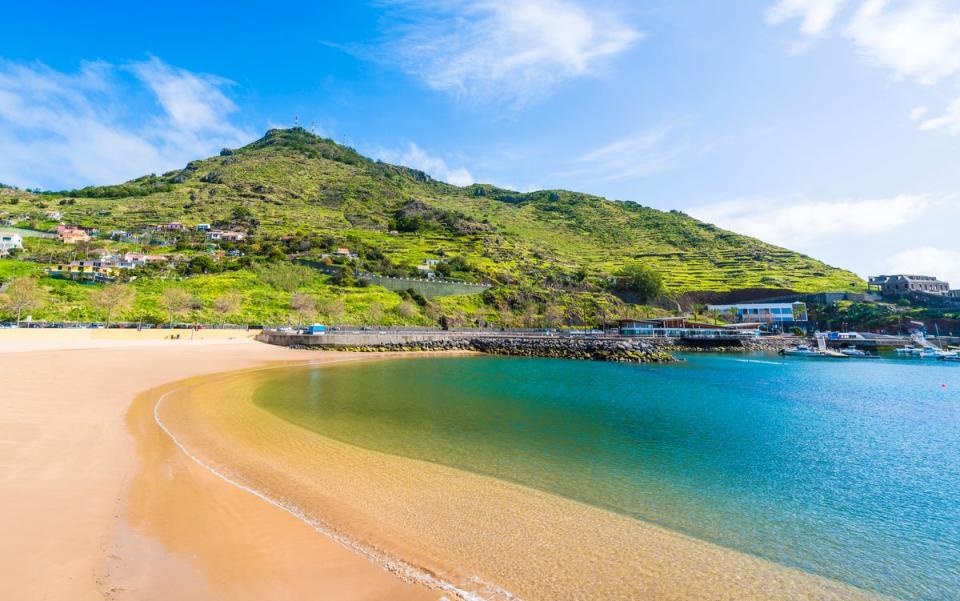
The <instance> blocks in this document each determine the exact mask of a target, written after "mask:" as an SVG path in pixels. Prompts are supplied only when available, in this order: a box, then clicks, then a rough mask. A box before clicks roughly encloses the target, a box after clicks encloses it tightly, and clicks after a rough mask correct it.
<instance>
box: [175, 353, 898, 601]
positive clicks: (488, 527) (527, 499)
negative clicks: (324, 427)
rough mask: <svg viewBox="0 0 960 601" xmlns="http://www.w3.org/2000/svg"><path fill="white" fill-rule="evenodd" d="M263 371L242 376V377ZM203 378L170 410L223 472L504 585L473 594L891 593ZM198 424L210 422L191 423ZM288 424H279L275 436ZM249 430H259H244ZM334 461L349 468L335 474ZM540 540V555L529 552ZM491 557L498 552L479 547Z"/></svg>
mask: <svg viewBox="0 0 960 601" xmlns="http://www.w3.org/2000/svg"><path fill="white" fill-rule="evenodd" d="M379 358H382V359H386V358H387V357H386V356H384V355H379ZM291 369H300V368H299V367H296V366H294V367H291ZM324 369H326V367H324ZM250 374H251V372H249V371H248V372H247V373H246V374H244V373H238V374H234V376H233V377H235V378H238V379H239V380H241V381H242V380H243V379H244V377H246V376H249V375H250ZM228 379H229V376H228ZM207 384H208V385H209V384H210V383H209V382H207ZM231 386H232V385H231V384H230V382H226V381H224V380H219V381H218V382H217V386H216V388H217V389H218V390H219V391H226V392H235V391H234V389H233V388H232V387H231ZM203 388H204V382H199V383H197V384H196V389H195V390H194V392H193V393H192V394H184V395H183V398H171V399H170V402H171V403H173V405H174V406H173V407H171V406H166V407H165V408H164V409H163V410H161V412H162V413H165V414H166V418H167V419H168V420H171V421H173V422H177V423H176V424H175V425H174V426H173V428H174V430H176V431H179V432H180V433H181V434H182V435H183V437H184V439H186V440H187V441H188V442H187V443H186V444H188V445H191V447H192V448H193V449H194V450H193V452H194V453H196V454H197V455H199V456H200V458H198V459H197V460H198V461H199V462H201V463H204V464H207V465H209V464H213V465H215V466H216V467H214V468H212V469H214V470H218V471H222V472H225V473H228V474H230V475H231V478H232V479H234V480H239V481H240V483H241V484H240V485H241V486H243V487H244V488H246V489H253V490H254V491H256V492H255V494H257V493H259V494H261V495H264V496H268V497H270V496H271V491H272V494H273V496H274V497H278V496H279V497H280V498H282V501H281V502H282V503H283V504H286V505H288V507H291V508H292V510H293V512H294V513H298V514H300V515H301V516H302V518H301V519H303V520H304V521H307V522H308V523H309V521H310V520H318V521H320V523H322V524H324V529H326V530H333V531H334V532H338V533H339V532H350V533H351V537H350V540H352V541H356V542H358V543H359V544H361V545H365V546H367V547H369V548H374V549H377V550H378V551H381V550H382V551H383V552H384V553H386V554H387V556H388V557H399V558H407V557H409V558H411V559H412V560H413V564H414V565H417V566H421V568H420V569H421V571H425V572H426V573H428V574H431V575H439V577H440V578H442V579H445V580H448V581H454V584H455V585H456V586H458V587H459V588H469V585H470V583H473V584H474V585H476V584H477V583H478V582H496V583H497V587H498V590H496V592H494V591H493V589H492V587H487V586H483V585H479V588H480V589H481V590H476V589H474V590H468V591H467V593H468V594H467V595H463V594H461V598H471V599H472V598H474V597H471V596H470V595H477V597H475V598H486V599H514V598H520V597H522V598H524V599H565V598H569V599H576V598H584V595H586V596H596V595H597V594H598V593H599V594H600V596H610V597H618V598H619V597H626V598H636V596H637V595H641V596H652V597H653V598H670V599H712V598H716V596H715V595H716V594H717V592H718V591H723V592H724V593H725V594H727V595H732V597H730V598H739V599H771V600H772V599H782V598H791V599H878V598H881V597H880V596H879V595H876V594H874V593H871V592H867V591H862V590H859V589H855V588H853V587H850V586H848V585H844V584H841V583H839V582H835V581H830V580H827V579H824V578H821V577H819V576H815V575H812V574H807V573H803V572H799V571H797V570H794V569H791V568H787V567H785V566H781V565H778V564H774V563H772V562H769V561H766V560H762V559H760V558H757V557H753V556H749V555H746V554H743V553H740V552H737V551H734V550H731V549H726V548H722V547H719V546H716V545H713V544H711V543H707V542H705V541H701V540H698V539H692V538H690V537H688V536H686V535H683V534H680V533H676V532H673V531H670V530H667V529H664V528H662V527H659V526H655V525H653V524H649V523H645V522H640V521H638V520H633V519H631V518H627V517H625V516H621V515H619V514H613V513H610V512H607V511H605V510H602V509H599V508H596V507H592V506H589V505H584V504H582V503H579V502H576V501H571V500H569V499H564V498H560V497H555V496H553V495H550V494H548V493H545V492H542V491H538V490H534V489H528V488H525V487H523V486H520V485H517V484H513V483H509V482H505V481H501V480H497V479H494V478H490V477H487V476H481V475H477V474H472V473H468V472H462V471H460V470H456V469H453V468H449V467H446V466H442V465H438V464H432V463H427V462H422V461H418V460H414V459H408V458H403V457H397V456H392V455H386V454H383V453H378V452H375V451H370V450H366V449H360V448H359V447H353V446H352V445H349V444H346V443H340V442H338V441H333V440H331V439H325V438H324V437H321V436H318V435H316V434H314V433H309V432H306V431H303V430H301V429H299V428H297V427H295V426H292V425H289V424H287V423H286V422H282V424H286V425H285V426H283V425H282V424H281V423H280V422H281V421H282V420H279V418H275V417H273V416H272V415H270V414H267V413H266V412H264V411H262V410H255V409H251V408H250V407H245V406H244V405H243V403H241V402H228V403H225V405H226V406H225V407H221V410H220V411H217V410H212V411H208V410H210V409H211V408H210V407H209V406H208V405H210V404H209V403H203V402H202V399H203V398H207V397H208V396H209V391H207V392H204V390H203ZM247 389H248V387H247V385H245V384H242V383H241V384H240V385H239V386H238V390H241V391H242V390H247ZM172 396H173V397H176V395H172ZM228 396H230V398H232V399H233V396H232V395H228ZM191 397H193V398H191ZM168 398H169V397H168ZM233 400H234V401H236V399H233ZM158 405H159V403H158ZM177 411H180V412H181V413H179V414H178V413H177ZM244 413H245V414H246V415H241V414H244ZM237 415H241V417H240V418H237ZM235 418H236V419H237V422H236V423H233V424H231V423H230V421H231V420H233V419H235ZM271 418H272V419H271ZM241 421H246V422H249V423H256V424H258V426H257V429H256V430H255V431H254V432H253V433H251V432H246V431H245V429H246V427H247V426H246V425H244V424H240V425H238V424H239V423H240V422H241ZM264 422H268V423H267V425H264ZM198 423H203V424H204V427H202V428H200V427H191V424H192V425H196V424H198ZM275 428H276V429H278V430H279V431H275V432H274V433H273V434H271V430H274V429H275ZM238 434H239V435H238ZM243 436H252V437H251V438H250V439H249V440H240V438H242V437H243ZM198 441H199V443H200V444H199V446H198V444H197V443H198ZM287 443H288V444H287ZM245 445H248V446H249V447H257V448H255V449H254V450H253V451H250V449H249V448H245ZM304 448H309V449H310V452H309V454H308V456H309V458H308V459H307V461H308V462H309V463H305V464H303V466H302V467H303V471H302V472H298V470H297V469H296V467H292V466H296V465H297V464H298V463H299V462H301V461H303V460H304V456H303V455H302V454H298V451H297V449H300V450H301V451H302V449H304ZM225 457H231V458H233V459H235V462H234V463H233V464H230V463H229V462H226V461H223V459H224V458H225ZM328 464H335V465H337V466H338V468H337V469H334V470H330V469H329V468H328V469H326V471H325V470H324V466H325V465H328ZM304 474H309V475H310V476H309V478H308V480H309V481H310V482H305V481H304V480H303V475H304ZM398 474H400V475H402V477H401V476H398ZM345 480H346V481H345ZM353 480H356V481H353ZM367 480H369V481H367ZM314 484H315V486H316V487H318V488H317V489H313V488H311V486H312V485H314ZM487 499H489V502H487ZM274 501H276V498H274ZM411 509H413V511H411ZM490 520H499V523H496V522H491V521H490ZM448 532H454V533H455V534H454V535H448ZM518 534H519V535H520V536H518ZM531 536H532V537H533V538H530V537H531ZM600 540H603V541H605V544H603V545H600V543H599V541H600ZM598 545H600V546H599V547H598ZM564 548H572V549H575V550H576V553H574V554H570V553H566V552H565V551H564ZM465 549H469V551H465ZM532 549H536V550H537V552H536V554H537V557H535V558H533V557H529V556H528V555H529V553H530V551H531V550H532ZM483 555H489V556H485V557H478V556H483ZM403 561H404V562H405V563H409V562H406V560H403ZM691 574H697V575H698V576H699V577H698V578H691V576H690V575H691ZM545 580H546V581H548V582H546V581H545ZM465 585H466V586H465ZM500 587H505V588H506V589H509V590H511V591H512V592H513V593H515V594H516V595H518V596H514V595H513V594H511V593H507V592H506V591H505V590H503V588H500ZM482 590H485V591H486V594H484V593H483V592H481V591H482Z"/></svg>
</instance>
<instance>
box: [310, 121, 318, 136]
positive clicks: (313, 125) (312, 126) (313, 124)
mask: <svg viewBox="0 0 960 601" xmlns="http://www.w3.org/2000/svg"><path fill="white" fill-rule="evenodd" d="M310 133H311V134H313V135H317V122H316V121H311V122H310Z"/></svg>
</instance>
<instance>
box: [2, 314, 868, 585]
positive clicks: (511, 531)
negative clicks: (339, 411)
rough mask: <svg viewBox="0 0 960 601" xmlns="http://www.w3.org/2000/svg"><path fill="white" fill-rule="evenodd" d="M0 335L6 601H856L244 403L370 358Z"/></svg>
mask: <svg viewBox="0 0 960 601" xmlns="http://www.w3.org/2000/svg"><path fill="white" fill-rule="evenodd" d="M4 334H5V336H4V337H2V338H0V376H2V378H3V379H2V381H3V382H4V387H3V395H2V402H0V416H2V420H0V465H2V468H3V469H2V471H0V483H2V490H3V491H4V494H3V498H2V499H0V529H2V531H3V532H4V533H5V536H4V537H2V538H0V565H2V566H3V568H2V570H3V573H2V577H3V580H4V582H5V589H6V594H7V596H8V598H11V599H27V600H29V599H47V600H60V599H63V600H68V599H69V600H84V599H113V600H127V599H129V600H133V599H137V600H144V599H149V600H153V599H156V600H161V599H197V600H201V599H202V600H207V599H211V600H219V599H224V600H226V599H230V600H234V599H240V600H244V599H250V600H254V599H305V598H317V599H344V600H374V599H391V600H393V599H398V600H401V601H403V600H408V599H409V600H420V599H424V600H426V599H441V598H447V599H451V598H455V597H456V596H457V595H456V593H455V592H451V590H449V589H448V590H441V589H440V588H438V587H437V586H429V585H424V584H422V581H423V580H424V578H423V576H426V577H427V578H426V579H427V580H429V579H430V578H435V579H436V580H435V582H434V584H436V583H437V582H441V581H442V582H449V583H454V584H455V585H456V586H458V587H460V588H461V590H466V591H469V594H467V595H466V596H468V597H469V596H470V594H475V597H471V598H483V599H518V598H523V599H571V600H572V599H585V598H598V599H635V598H644V599H676V600H681V599H757V600H760V599H764V600H767V599H769V600H773V599H786V598H790V599H819V600H823V599H836V600H840V599H872V598H875V597H874V596H873V595H871V594H869V593H866V592H863V591H859V590H856V589H853V588H850V587H847V586H845V585H842V584H840V583H837V582H833V581H829V580H825V579H823V578H819V577H816V576H812V575H809V574H805V573H802V572H799V571H796V570H792V569H788V568H785V567H783V566H779V565H777V564H774V563H771V562H768V561H764V560H761V559H758V558H755V557H752V556H748V555H745V554H742V553H738V552H736V551H731V550H728V549H725V548H722V547H718V546H716V545H712V544H709V543H705V542H702V541H699V540H696V539H691V538H689V537H686V536H683V535H680V534H677V533H674V532H671V531H669V530H665V529H663V528H660V527H657V526H653V525H650V524H646V523H643V522H639V521H637V520H633V519H629V518H626V517H624V516H620V515H616V514H613V513H610V512H607V511H603V510H600V509H597V508H594V507H591V506H587V505H584V504H581V503H577V502H573V501H570V500H567V499H563V498H559V497H555V496H552V495H549V494H546V493H543V492H540V491H536V490H532V489H528V488H525V487H522V486H519V485H515V484H511V483H508V482H503V481H499V480H495V479H492V478H488V477H483V476H478V475H474V474H470V473H466V472H462V471H459V470H455V469H452V468H448V467H445V466H441V465H436V464H431V463H424V462H420V461H415V460H411V459H406V458H402V457H396V456H392V455H385V454H382V453H377V452H373V451H370V450H366V449H361V448H358V447H354V446H351V445H348V444H344V443H340V442H337V441H334V440H330V439H325V438H323V437H320V436H317V435H315V434H313V433H311V432H308V431H306V430H303V429H300V428H296V427H294V426H292V425H290V424H288V423H286V422H283V421H282V420H279V419H278V418H276V417H274V416H272V415H269V414H267V413H266V412H264V411H263V410H261V409H259V408H257V407H255V406H254V405H253V404H252V403H249V402H247V401H248V400H249V392H250V389H251V386H252V384H251V377H252V378H254V380H253V382H254V384H255V378H256V374H257V373H258V372H263V369H264V368H267V369H270V370H276V369H288V368H289V369H302V367H298V366H302V365H303V364H304V363H305V362H311V363H327V364H331V367H330V368H331V369H335V367H332V364H334V363H337V362H344V361H357V360H370V359H379V358H382V357H381V356H371V355H349V354H344V353H317V352H309V351H290V350H286V349H281V348H277V347H270V346H267V345H262V344H259V343H255V342H252V341H251V340H250V339H249V338H248V337H247V335H246V334H240V333H238V334H236V335H233V336H231V335H229V334H224V333H220V334H208V335H207V336H208V337H206V338H202V339H201V338H196V339H194V340H193V341H191V340H189V339H186V338H185V337H184V338H182V339H180V340H165V339H163V338H162V337H158V336H156V335H155V334H150V335H147V336H143V337H140V338H136V337H133V336H132V335H131V334H125V335H124V336H125V337H127V339H125V340H118V339H101V338H100V336H103V334H100V335H97V336H96V337H91V336H83V335H80V334H73V338H72V339H67V340H66V341H63V342H58V341H57V340H56V339H55V337H52V338H47V337H48V336H50V335H49V334H44V335H43V336H34V337H31V335H30V333H29V332H21V333H12V334H11V333H8V332H4ZM58 345H60V346H66V347H67V348H58ZM254 368H256V369H254ZM212 374H216V375H212ZM157 418H160V422H159V424H163V428H166V429H168V430H167V431H164V429H162V428H161V426H160V425H159V424H158V421H156V419H157ZM174 437H175V439H174ZM178 445H182V447H181V446H178ZM184 451H189V452H190V454H191V455H192V457H188V455H187V454H186V453H185V452H184ZM225 475H226V476H227V477H228V478H229V479H230V480H232V483H228V482H227V481H225V480H224V478H223V476H225ZM237 484H240V485H242V486H248V487H250V488H251V489H252V490H255V491H258V493H260V494H261V495H262V498H258V496H255V495H254V494H251V493H250V492H249V491H246V490H243V489H242V488H240V487H238V486H237ZM280 506H285V507H287V508H288V509H289V508H291V507H294V508H297V511H296V512H293V513H298V514H299V515H293V513H292V512H291V511H285V510H284V509H283V508H281V507H280ZM351 546H352V547H353V548H350V547H351ZM385 568H390V569H385ZM418 578H419V579H420V580H419V581H418ZM418 582H420V583H419V584H418ZM428 584H429V583H428ZM501 587H502V588H501Z"/></svg>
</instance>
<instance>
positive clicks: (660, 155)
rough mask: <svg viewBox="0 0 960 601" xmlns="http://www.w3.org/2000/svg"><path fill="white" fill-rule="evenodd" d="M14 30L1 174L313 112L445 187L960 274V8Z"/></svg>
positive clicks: (231, 143) (368, 6)
mask: <svg viewBox="0 0 960 601" xmlns="http://www.w3.org/2000/svg"><path fill="white" fill-rule="evenodd" d="M41 11H42V14H40V13H41ZM2 25H3V27H2V29H3V36H0V182H3V183H6V184H10V185H17V186H19V187H22V188H27V187H30V188H43V189H65V188H72V187H78V186H83V185H90V184H108V183H117V182H121V181H125V180H127V179H131V178H134V177H138V176H140V175H144V174H147V173H162V172H164V171H167V170H170V169H174V168H179V167H182V166H183V165H184V164H186V163H187V162H188V161H190V160H192V159H196V158H202V157H206V156H209V155H212V154H215V153H216V152H218V151H219V150H220V149H221V148H223V147H236V146H240V145H243V144H245V143H248V142H250V141H253V140H255V139H257V138H259V137H260V136H262V135H263V133H264V132H265V131H266V130H267V129H269V128H271V127H289V126H292V125H293V124H294V123H299V124H301V125H302V126H304V127H307V128H312V129H313V130H314V131H315V132H316V133H318V134H319V135H323V136H326V137H330V138H333V139H334V140H336V141H337V142H340V143H344V144H348V145H350V146H353V147H354V148H356V149H357V150H359V151H360V152H362V153H364V154H366V155H368V156H372V157H375V158H379V159H382V160H385V161H389V162H394V163H400V164H404V165H408V166H410V167H414V168H418V169H422V170H424V171H426V172H428V173H430V174H431V175H433V176H434V177H436V178H438V179H442V180H445V181H449V182H450V183H454V184H457V185H467V184H470V183H472V182H485V183H493V184H496V185H499V186H503V187H507V188H511V189H515V190H521V191H528V190H535V189H555V188H564V189H571V190H577V191H582V192H590V193H594V194H599V195H602V196H606V197H608V198H612V199H619V200H631V201H636V202H638V203H640V204H643V205H646V206H651V207H655V208H658V209H664V210H669V209H678V210H682V211H684V212H686V213H688V214H690V215H692V216H694V217H697V218H699V219H703V220H705V221H709V222H712V223H716V224H718V225H720V226H722V227H725V228H728V229H732V230H734V231H737V232H740V233H744V234H749V235H752V236H756V237H758V238H760V239H762V240H765V241H768V242H771V243H774V244H778V245H781V246H786V247H788V248H792V249H795V250H799V251H801V252H804V253H807V254H809V255H811V256H814V257H817V258H819V259H822V260H825V261H827V262H828V263H830V264H832V265H836V266H840V267H846V268H849V269H852V270H854V271H856V272H857V273H859V274H860V275H862V276H867V275H871V274H880V273H894V272H909V273H923V274H930V275H938V276H940V277H941V278H942V279H947V280H950V281H952V282H953V284H954V287H955V288H960V196H958V191H960V160H958V159H960V153H958V150H960V3H958V2H956V1H955V0H738V1H736V2H717V1H716V0H633V1H626V0H622V1H621V0H592V1H589V2H588V1H587V0H379V1H371V2H362V1H356V2H324V1H320V0H315V1H313V2H271V3H263V2H247V1H244V0H236V1H234V2H231V3H229V4H224V3H196V2H172V1H168V2H162V3H161V2H152V3H130V2H106V1H105V2H98V3H78V2H56V1H54V2H45V3H44V4H43V8H42V9H40V8H37V7H36V5H32V4H30V3H14V4H11V5H10V6H6V7H4V10H3V16H2Z"/></svg>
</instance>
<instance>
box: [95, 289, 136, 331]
mask: <svg viewBox="0 0 960 601" xmlns="http://www.w3.org/2000/svg"><path fill="white" fill-rule="evenodd" d="M135 296H136V292H135V291H134V290H133V288H130V287H129V286H124V285H123V284H110V285H108V286H104V287H103V288H101V289H99V290H97V291H96V292H94V293H93V294H91V295H90V300H91V302H92V303H93V306H94V307H96V308H98V309H100V310H101V311H103V312H104V313H106V314H107V327H108V328H109V327H110V322H111V321H112V318H113V315H114V314H115V313H118V312H123V311H129V310H130V307H132V306H133V299H134V297H135Z"/></svg>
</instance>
